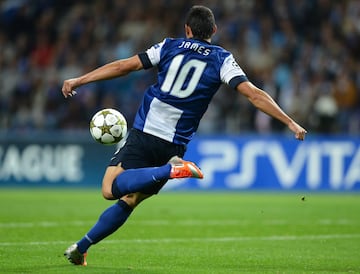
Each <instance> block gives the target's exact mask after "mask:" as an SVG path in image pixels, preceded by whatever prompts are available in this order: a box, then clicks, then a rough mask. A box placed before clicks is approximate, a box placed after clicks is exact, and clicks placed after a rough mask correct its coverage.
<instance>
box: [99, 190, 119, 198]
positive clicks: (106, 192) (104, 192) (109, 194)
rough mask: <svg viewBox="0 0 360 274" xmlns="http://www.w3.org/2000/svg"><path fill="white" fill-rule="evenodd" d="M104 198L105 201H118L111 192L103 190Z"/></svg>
mask: <svg viewBox="0 0 360 274" xmlns="http://www.w3.org/2000/svg"><path fill="white" fill-rule="evenodd" d="M102 196H103V197H104V199H106V200H116V198H114V196H113V195H112V193H111V192H109V191H106V190H102Z"/></svg>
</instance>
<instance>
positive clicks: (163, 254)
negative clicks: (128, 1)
mask: <svg viewBox="0 0 360 274" xmlns="http://www.w3.org/2000/svg"><path fill="white" fill-rule="evenodd" d="M302 195H303V194H301V195H300V194H298V193H248V192H245V193H244V192H236V193H230V192H229V193H217V192H212V193H209V192H198V193H170V192H164V193H161V194H160V195H157V196H154V197H152V198H151V199H149V200H146V201H144V202H143V203H142V204H141V205H140V206H139V207H138V208H137V209H136V210H135V211H134V213H133V215H132V216H131V217H130V219H129V220H128V222H127V223H126V225H125V226H123V227H122V228H121V229H120V230H119V231H117V232H115V233H114V234H113V235H111V236H110V237H108V238H107V239H105V240H104V241H103V242H101V243H99V244H97V245H95V246H93V247H91V249H90V250H89V255H88V266H87V267H82V266H73V265H71V264H69V263H68V262H67V260H66V259H65V258H64V257H63V255H62V254H63V251H64V250H65V249H66V248H67V247H68V246H69V245H70V244H72V243H73V242H75V241H77V240H78V239H79V238H81V237H82V236H83V234H84V233H85V232H87V231H88V229H89V228H91V226H92V225H93V224H94V222H95V221H96V220H97V218H98V216H99V214H101V212H102V211H103V210H104V209H105V208H107V207H108V206H110V205H111V204H112V202H109V201H105V200H103V199H102V198H101V194H100V192H99V191H97V190H87V191H81V190H64V189H48V190H29V189H1V190H0V211H1V215H0V218H1V219H0V273H5V274H6V273H62V274H63V273H146V274H151V273H156V274H158V273H166V274H169V273H360V199H359V196H358V195H357V194H315V193H308V194H307V195H306V197H305V200H302V199H301V198H302Z"/></svg>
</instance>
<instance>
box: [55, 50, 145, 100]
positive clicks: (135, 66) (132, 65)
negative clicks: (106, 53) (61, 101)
mask: <svg viewBox="0 0 360 274" xmlns="http://www.w3.org/2000/svg"><path fill="white" fill-rule="evenodd" d="M142 68H143V64H142V62H141V60H140V58H139V56H138V55H134V56H132V57H130V58H127V59H121V60H117V61H114V62H111V63H108V64H106V65H104V66H102V67H99V68H97V69H95V70H93V71H90V72H89V73H86V74H84V75H82V76H80V77H77V78H72V79H68V80H65V81H64V84H63V87H62V93H63V95H64V97H65V98H67V97H68V96H72V95H73V91H74V90H75V89H76V88H77V87H79V86H82V85H85V84H87V83H91V82H95V81H100V80H107V79H112V78H115V77H119V76H123V75H126V74H128V73H130V72H132V71H136V70H140V69H142Z"/></svg>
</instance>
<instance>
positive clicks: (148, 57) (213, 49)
mask: <svg viewBox="0 0 360 274" xmlns="http://www.w3.org/2000/svg"><path fill="white" fill-rule="evenodd" d="M139 57H140V59H141V62H142V63H143V66H144V68H145V69H147V68H151V67H154V66H157V68H158V81H157V83H156V84H154V85H152V86H150V87H149V88H148V89H147V90H146V92H145V94H144V98H143V102H142V104H141V106H140V108H139V110H138V112H137V115H136V117H135V121H134V128H136V129H139V130H142V131H143V132H145V133H149V134H152V135H154V136H157V137H159V138H161V139H164V140H166V141H169V142H173V143H176V144H187V143H188V142H189V141H190V140H191V139H192V137H193V135H194V134H195V132H196V130H197V128H198V125H199V122H200V120H201V118H202V116H203V115H204V113H205V111H206V109H207V108H208V105H209V103H210V101H211V99H212V97H213V96H214V94H215V92H216V91H217V90H218V88H219V86H220V85H221V84H222V83H225V84H228V85H230V86H232V87H233V88H236V86H237V85H238V84H239V83H241V82H244V81H247V77H246V75H245V73H244V72H243V70H242V69H241V68H240V66H239V65H238V64H237V63H236V61H235V59H234V57H233V56H232V54H231V53H230V52H228V51H226V50H225V49H223V48H222V47H219V46H215V45H212V44H210V43H207V42H206V41H202V40H195V39H185V38H177V39H170V38H166V39H165V40H164V41H162V42H161V43H159V44H156V45H154V46H152V47H151V48H150V49H148V50H147V51H146V52H144V53H140V54H139Z"/></svg>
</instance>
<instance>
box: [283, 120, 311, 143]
mask: <svg viewBox="0 0 360 274" xmlns="http://www.w3.org/2000/svg"><path fill="white" fill-rule="evenodd" d="M288 127H289V129H290V130H291V131H292V132H294V133H295V138H296V139H298V140H300V141H303V140H304V139H305V135H306V133H307V131H306V129H304V128H302V127H301V126H299V125H298V124H297V123H296V122H294V121H291V122H290V123H289V124H288Z"/></svg>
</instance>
